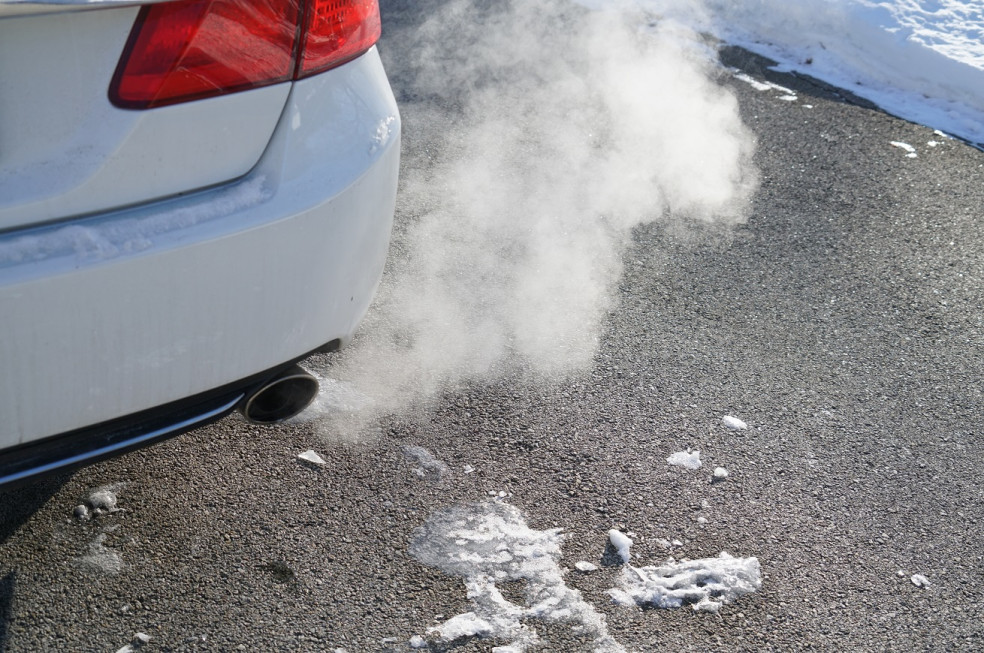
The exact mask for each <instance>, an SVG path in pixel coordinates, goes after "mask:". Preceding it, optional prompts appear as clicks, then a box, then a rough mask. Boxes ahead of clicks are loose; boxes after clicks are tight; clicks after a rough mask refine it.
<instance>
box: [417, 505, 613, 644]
mask: <svg viewBox="0 0 984 653" xmlns="http://www.w3.org/2000/svg"><path fill="white" fill-rule="evenodd" d="M563 539H564V538H563V535H561V529H559V528H552V529H548V530H543V531H540V530H535V529H531V528H530V527H529V526H528V525H527V523H526V520H525V518H524V517H523V514H522V513H521V512H520V511H519V510H518V509H516V508H515V507H513V506H511V505H509V504H507V503H505V502H503V501H492V502H485V503H478V504H471V505H465V506H456V507H452V508H448V509H445V510H440V511H437V512H435V513H434V514H432V515H431V516H430V517H429V518H428V519H427V521H426V522H425V523H424V525H423V526H420V527H419V528H417V529H416V530H415V531H414V533H413V540H412V542H411V544H410V554H411V555H412V556H413V557H414V558H416V559H417V560H418V561H420V562H421V563H423V564H425V565H428V566H430V567H436V568H437V569H440V570H442V571H444V572H445V573H447V574H451V575H453V576H459V577H461V578H463V579H464V582H465V588H466V589H467V593H468V598H469V600H470V601H471V604H472V605H471V607H472V610H470V611H468V612H465V613H463V614H459V615H456V616H454V617H451V618H450V619H448V620H446V621H444V622H443V623H441V624H439V625H438V626H434V627H432V628H429V629H428V631H427V632H428V633H429V634H435V635H437V636H439V637H440V639H441V640H442V641H445V642H451V641H454V640H456V639H460V638H463V637H476V636H477V637H487V638H494V639H498V640H507V641H509V644H508V645H507V646H504V647H496V648H494V649H493V651H498V652H500V653H522V652H523V651H526V650H527V649H528V648H530V647H531V646H534V645H535V644H536V643H537V642H538V637H537V634H536V631H535V630H534V629H533V628H531V627H530V626H528V625H527V624H526V623H524V621H527V620H542V621H559V622H568V623H574V624H575V628H576V630H577V631H578V632H581V633H583V634H585V635H587V636H589V637H591V638H593V642H594V646H595V650H596V651H600V652H604V653H614V652H620V651H624V650H625V649H624V648H622V646H620V645H619V644H618V643H617V642H616V641H615V640H614V639H613V638H612V637H611V636H610V635H609V634H608V627H607V624H606V622H605V617H604V615H602V614H600V613H599V612H597V611H596V610H595V609H594V608H593V607H592V606H591V605H590V604H588V603H587V602H585V601H584V599H583V598H582V597H581V593H580V592H578V591H577V590H573V589H571V588H569V587H567V585H566V584H565V583H564V578H563V574H564V572H563V570H562V569H561V567H560V565H559V560H560V557H561V550H560V545H561V542H563ZM510 581H525V586H524V594H525V602H526V605H523V606H521V605H517V604H515V603H512V602H511V601H509V600H507V599H506V598H505V597H504V596H503V595H502V593H501V591H500V590H499V588H498V587H497V584H498V583H505V582H510Z"/></svg>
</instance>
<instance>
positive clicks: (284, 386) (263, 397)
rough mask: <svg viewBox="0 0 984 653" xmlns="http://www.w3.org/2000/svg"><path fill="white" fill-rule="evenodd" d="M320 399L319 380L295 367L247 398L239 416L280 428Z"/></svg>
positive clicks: (288, 369) (241, 405)
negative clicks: (276, 425)
mask: <svg viewBox="0 0 984 653" xmlns="http://www.w3.org/2000/svg"><path fill="white" fill-rule="evenodd" d="M317 396H318V380H317V379H316V378H314V377H313V376H311V374H309V373H308V372H307V371H306V370H305V369H304V368H303V367H301V366H300V365H293V366H291V367H289V368H287V369H286V370H284V371H283V372H281V373H280V374H278V375H277V376H275V377H274V378H272V379H270V380H269V381H267V382H266V383H265V384H263V385H262V386H260V387H259V388H258V389H257V390H256V391H254V392H253V393H252V394H249V395H247V396H246V398H245V399H243V401H242V403H241V404H240V405H239V412H240V413H242V414H243V417H245V418H246V419H247V420H248V421H250V422H252V423H254V424H277V423H278V422H283V421H285V420H288V419H290V418H291V417H294V416H295V415H297V414H298V413H300V412H301V411H302V410H304V409H305V408H307V407H308V406H310V405H311V402H312V401H314V398H315V397H317Z"/></svg>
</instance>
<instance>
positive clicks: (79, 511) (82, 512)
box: [72, 503, 90, 521]
mask: <svg viewBox="0 0 984 653" xmlns="http://www.w3.org/2000/svg"><path fill="white" fill-rule="evenodd" d="M72 516H73V517H75V518H76V519H78V520H79V521H89V517H90V515H89V508H87V507H86V505H85V504H84V503H82V504H79V505H77V506H75V509H74V510H72Z"/></svg>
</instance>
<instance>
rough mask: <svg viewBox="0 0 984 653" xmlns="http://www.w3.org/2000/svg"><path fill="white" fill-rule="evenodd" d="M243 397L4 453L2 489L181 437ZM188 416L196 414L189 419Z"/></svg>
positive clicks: (228, 410) (221, 414)
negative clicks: (122, 426)
mask: <svg viewBox="0 0 984 653" xmlns="http://www.w3.org/2000/svg"><path fill="white" fill-rule="evenodd" d="M244 396H245V393H243V392H240V393H238V394H235V395H233V396H232V398H229V396H228V395H226V397H224V398H222V399H221V400H220V401H221V402H222V403H220V404H219V405H217V406H216V405H215V402H214V401H213V402H210V405H211V406H212V407H210V408H205V407H203V406H202V405H199V406H197V407H196V408H197V410H195V409H194V408H192V409H188V410H187V411H186V412H185V413H184V414H180V415H177V416H171V418H170V419H169V420H161V419H157V420H150V421H148V422H145V423H142V424H138V425H136V426H134V425H133V424H132V422H131V423H130V426H129V428H125V427H124V428H117V429H113V428H112V427H107V425H99V426H98V427H96V428H98V429H99V431H96V428H88V429H83V430H82V431H77V432H75V433H70V434H66V435H61V436H57V437H55V438H48V439H46V440H42V441H40V442H36V443H32V444H30V445H28V446H26V447H21V448H17V449H13V450H10V451H5V452H3V454H2V455H0V487H4V486H8V485H14V484H19V483H21V482H23V481H26V480H28V479H30V478H33V477H39V476H43V475H45V474H50V473H52V472H57V471H68V470H70V469H74V468H76V467H80V466H82V465H87V464H89V463H93V462H96V461H97V460H101V459H104V458H108V457H110V456H114V455H117V454H119V453H122V452H124V451H128V450H131V449H136V448H139V447H141V446H145V445H148V444H151V443H152V442H155V441H157V440H162V439H165V438H169V437H173V436H176V435H181V434H182V433H186V432H188V431H190V430H192V429H194V428H198V427H199V426H204V425H206V424H208V423H210V422H214V421H216V420H218V419H221V418H222V417H224V416H226V415H228V414H229V413H231V412H232V411H233V410H234V409H235V407H236V404H238V403H239V402H240V401H241V400H242V399H243V397H244ZM188 412H191V413H193V414H191V415H188V414H187V413H188ZM162 421H166V423H161V422H162Z"/></svg>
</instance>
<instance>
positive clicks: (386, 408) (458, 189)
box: [326, 0, 756, 413]
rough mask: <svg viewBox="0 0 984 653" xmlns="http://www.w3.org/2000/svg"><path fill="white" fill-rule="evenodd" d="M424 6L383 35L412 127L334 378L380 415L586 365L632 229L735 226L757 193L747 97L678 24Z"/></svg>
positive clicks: (543, 7)
mask: <svg viewBox="0 0 984 653" xmlns="http://www.w3.org/2000/svg"><path fill="white" fill-rule="evenodd" d="M650 5H651V3H650ZM404 11H411V10H409V9H408V10H404ZM413 11H419V12H420V14H421V15H426V16H428V18H427V20H426V21H424V22H423V23H422V24H420V25H419V26H417V27H416V28H414V29H403V30H402V31H400V29H399V28H397V33H396V35H395V36H394V37H392V40H390V41H384V42H383V43H382V44H381V48H382V49H383V51H384V55H388V59H389V60H388V61H387V66H388V70H389V74H390V77H391V80H392V82H393V85H394V87H395V88H396V90H397V95H398V98H399V99H400V100H401V104H402V112H403V117H404V138H405V141H404V167H403V170H402V176H403V179H402V185H401V192H400V195H399V200H398V209H397V211H398V221H399V222H398V225H397V228H396V233H395V234H394V244H393V248H392V256H391V262H390V267H389V269H388V271H387V274H386V276H385V277H384V281H383V284H382V287H381V289H380V293H379V296H378V298H377V301H376V304H375V306H374V308H373V310H372V311H371V313H370V316H369V318H368V319H367V322H366V324H365V326H364V327H363V329H362V332H361V334H360V337H359V338H357V339H356V342H355V343H353V346H352V347H350V348H349V349H347V350H345V351H344V352H343V353H342V354H341V355H340V356H339V357H338V358H337V360H336V361H334V362H333V365H332V367H331V368H330V369H329V370H327V371H326V373H327V375H328V376H331V377H333V378H335V379H340V380H342V381H344V382H347V383H350V384H353V385H354V386H356V387H357V388H359V390H360V391H361V392H364V393H366V394H368V395H370V396H371V397H372V398H373V406H374V407H375V410H376V411H377V413H378V412H383V413H385V412H394V411H400V410H402V409H403V408H405V407H407V406H409V405H412V404H414V403H416V402H419V401H420V400H424V399H427V398H428V397H431V396H434V395H435V394H436V393H438V392H440V391H441V390H444V389H449V388H453V387H455V386H456V385H457V384H460V383H464V382H469V381H474V380H483V379H487V378H491V377H494V376H496V375H500V374H503V373H505V372H507V371H509V372H511V371H516V370H523V371H524V372H525V373H527V374H531V375H534V376H546V377H553V378H557V377H562V376H564V375H568V374H571V373H576V372H578V371H581V370H584V369H586V368H588V367H589V366H590V365H591V362H592V360H593V357H594V355H595V352H596V349H597V345H598V341H599V337H600V334H601V331H602V328H603V321H604V318H605V315H606V312H607V311H608V310H610V309H612V308H613V307H614V290H615V287H616V283H617V281H618V279H619V276H620V274H621V271H622V260H621V255H622V252H623V250H624V249H625V247H626V245H627V244H628V243H629V242H630V239H631V235H632V231H633V229H634V228H635V227H637V226H639V225H642V224H645V223H649V222H653V221H673V222H680V221H687V222H702V223H716V224H724V225H730V224H735V223H739V222H741V221H743V219H744V216H745V214H746V211H747V208H748V204H749V200H750V197H751V195H752V193H753V192H754V190H755V187H756V173H755V170H754V168H753V166H752V164H751V158H752V154H753V150H754V141H753V138H752V136H751V134H750V132H749V131H748V130H747V129H746V128H745V126H744V125H743V124H742V122H741V120H740V118H739V115H738V106H737V102H736V100H735V98H734V96H733V95H732V93H731V92H730V91H729V90H728V89H726V88H725V87H723V86H722V85H720V84H719V83H717V81H716V77H717V76H718V75H720V74H721V71H720V70H718V69H717V68H716V67H715V65H714V62H713V61H712V57H711V53H710V52H709V50H708V49H707V48H706V47H704V46H703V45H701V44H700V41H699V39H698V37H697V36H696V35H694V34H692V33H690V32H688V31H687V30H686V29H685V28H684V27H682V26H681V25H679V24H676V23H673V22H671V21H669V20H658V19H656V18H654V15H653V14H649V15H643V14H642V13H640V12H638V11H634V10H629V9H625V8H624V6H623V8H621V9H618V10H598V11H593V10H592V11H589V10H587V9H585V8H584V7H581V6H578V5H575V4H572V3H570V2H567V1H564V0H512V1H506V0H495V1H494V2H489V1H487V0H486V1H482V0H448V1H443V2H442V1H438V2H423V3H419V4H417V5H416V6H415V8H414V9H413Z"/></svg>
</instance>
